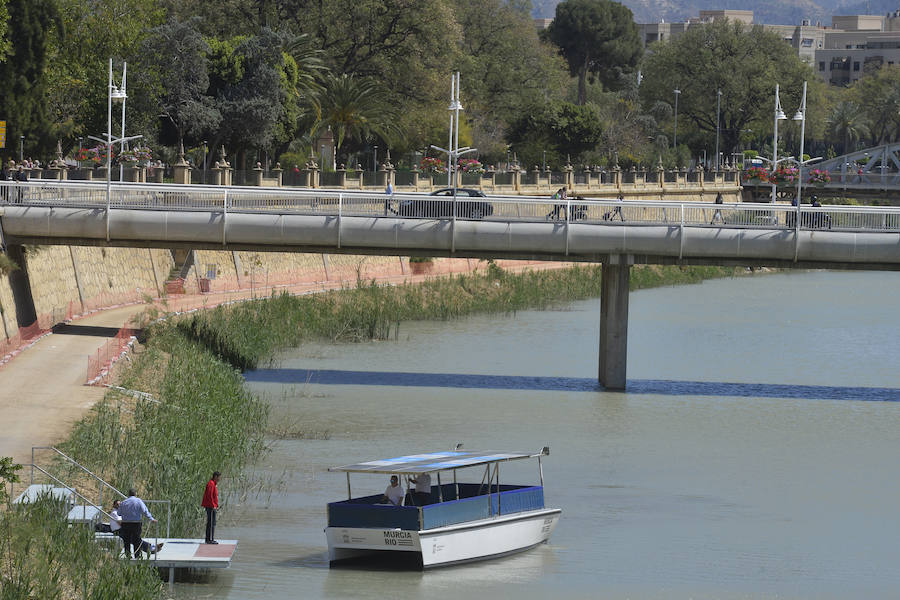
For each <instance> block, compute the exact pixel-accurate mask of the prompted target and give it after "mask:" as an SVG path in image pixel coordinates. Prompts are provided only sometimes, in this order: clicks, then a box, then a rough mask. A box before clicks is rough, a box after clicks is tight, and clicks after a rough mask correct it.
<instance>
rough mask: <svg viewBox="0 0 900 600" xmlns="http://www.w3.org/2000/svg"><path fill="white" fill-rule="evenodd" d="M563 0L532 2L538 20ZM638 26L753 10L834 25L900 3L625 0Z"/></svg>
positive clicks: (761, 18)
mask: <svg viewBox="0 0 900 600" xmlns="http://www.w3.org/2000/svg"><path fill="white" fill-rule="evenodd" d="M560 1H561V0H532V5H533V7H534V10H533V11H532V14H533V15H534V17H535V18H553V16H554V15H555V14H556V5H557V4H559V3H560ZM622 4H624V5H625V6H627V7H628V8H630V9H631V12H633V13H634V19H635V21H636V22H638V23H657V22H659V21H667V22H676V21H685V20H687V19H689V18H691V17H696V16H698V15H699V14H700V11H701V10H721V9H733V10H752V11H753V18H754V21H755V22H757V23H767V24H773V25H775V24H781V25H799V24H800V22H801V21H802V20H803V19H809V20H810V21H811V22H812V23H813V24H815V23H816V22H820V23H821V24H822V25H831V17H832V16H833V15H855V14H876V15H883V14H886V13H888V12H892V11H894V10H897V9H900V0H868V1H866V0H863V1H861V2H855V1H852V0H851V1H845V2H841V1H840V0H817V1H814V0H624V1H623V2H622Z"/></svg>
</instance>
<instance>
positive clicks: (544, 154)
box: [541, 150, 547, 171]
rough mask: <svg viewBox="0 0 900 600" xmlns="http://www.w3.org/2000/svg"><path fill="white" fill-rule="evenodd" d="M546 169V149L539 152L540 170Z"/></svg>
mask: <svg viewBox="0 0 900 600" xmlns="http://www.w3.org/2000/svg"><path fill="white" fill-rule="evenodd" d="M546 170H547V151H546V150H544V151H543V152H542V154H541V171H546Z"/></svg>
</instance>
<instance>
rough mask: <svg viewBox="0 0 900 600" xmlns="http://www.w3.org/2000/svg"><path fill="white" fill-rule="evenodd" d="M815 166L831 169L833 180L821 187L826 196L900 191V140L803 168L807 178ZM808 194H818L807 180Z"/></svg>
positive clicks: (826, 169)
mask: <svg viewBox="0 0 900 600" xmlns="http://www.w3.org/2000/svg"><path fill="white" fill-rule="evenodd" d="M812 169H819V170H822V171H828V173H829V175H830V177H831V181H830V182H828V183H826V184H825V185H823V186H821V188H820V189H821V193H822V194H823V195H828V196H833V195H836V194H843V195H846V193H847V192H855V193H858V194H861V195H887V194H892V193H896V192H898V191H900V143H895V144H884V145H882V146H874V147H872V148H866V149H864V150H858V151H856V152H851V153H850V154H845V155H843V156H837V157H835V158H830V159H828V160H825V161H822V162H819V163H813V164H811V165H809V166H807V167H804V169H803V171H804V177H807V175H806V174H807V173H808V172H809V171H810V170H812ZM803 185H804V187H805V188H807V190H806V193H807V194H809V193H813V194H815V193H818V192H816V191H815V189H814V188H813V189H809V188H810V186H809V185H808V184H807V183H806V179H804V183H803Z"/></svg>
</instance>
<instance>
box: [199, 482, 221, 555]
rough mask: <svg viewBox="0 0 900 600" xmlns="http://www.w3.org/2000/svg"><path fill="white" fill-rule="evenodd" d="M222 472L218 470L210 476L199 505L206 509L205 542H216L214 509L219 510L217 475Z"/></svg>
mask: <svg viewBox="0 0 900 600" xmlns="http://www.w3.org/2000/svg"><path fill="white" fill-rule="evenodd" d="M221 475H222V474H221V473H219V472H218V471H215V472H213V474H212V478H210V480H209V482H208V483H207V484H206V491H205V492H203V502H202V503H201V506H203V508H205V509H206V543H207V544H218V543H219V542H217V541H216V511H217V510H219V486H218V485H216V484H218V483H219V477H220V476H221Z"/></svg>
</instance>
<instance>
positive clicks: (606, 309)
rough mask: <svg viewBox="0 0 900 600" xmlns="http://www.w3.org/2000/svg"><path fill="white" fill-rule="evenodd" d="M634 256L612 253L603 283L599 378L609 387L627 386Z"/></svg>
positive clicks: (604, 272)
mask: <svg viewBox="0 0 900 600" xmlns="http://www.w3.org/2000/svg"><path fill="white" fill-rule="evenodd" d="M632 262H633V258H632V257H631V256H628V255H621V254H617V255H611V256H610V257H609V260H607V261H605V262H604V263H603V271H602V279H601V284H600V360H599V369H598V375H597V380H598V381H599V382H600V385H602V386H603V387H604V388H606V389H608V390H624V389H625V374H626V373H625V371H626V363H627V360H626V359H627V357H628V284H629V282H630V279H631V264H632Z"/></svg>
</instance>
